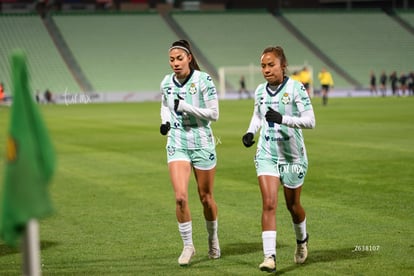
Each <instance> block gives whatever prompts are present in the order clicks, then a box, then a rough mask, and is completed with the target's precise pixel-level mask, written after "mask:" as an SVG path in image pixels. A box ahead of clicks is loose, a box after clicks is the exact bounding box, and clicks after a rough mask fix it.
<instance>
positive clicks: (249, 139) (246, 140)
mask: <svg viewBox="0 0 414 276" xmlns="http://www.w3.org/2000/svg"><path fill="white" fill-rule="evenodd" d="M253 138H254V135H253V133H251V132H248V133H246V134H245V135H243V138H242V141H243V145H244V146H245V147H246V148H250V147H251V146H253V144H254V143H255V141H253Z"/></svg>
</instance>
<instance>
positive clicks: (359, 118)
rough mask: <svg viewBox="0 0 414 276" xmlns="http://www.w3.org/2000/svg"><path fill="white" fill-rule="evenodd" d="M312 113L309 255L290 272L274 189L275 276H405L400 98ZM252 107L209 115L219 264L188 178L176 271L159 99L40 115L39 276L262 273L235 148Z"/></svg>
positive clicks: (409, 189) (411, 103)
mask: <svg viewBox="0 0 414 276" xmlns="http://www.w3.org/2000/svg"><path fill="white" fill-rule="evenodd" d="M313 104H314V108H315V114H316V119H317V124H316V125H317V126H316V129H314V130H305V131H304V135H305V139H306V144H307V150H308V156H309V160H310V166H309V172H308V175H307V177H306V180H305V185H304V188H303V193H302V203H303V205H304V207H305V209H306V211H307V220H308V231H309V233H310V243H309V258H308V260H307V263H306V264H304V265H295V264H294V263H293V252H294V248H295V236H294V233H293V229H292V225H291V220H290V216H289V214H288V211H287V210H286V208H285V203H284V199H283V193H280V194H279V195H280V196H279V208H278V212H277V216H278V217H277V219H278V235H277V254H278V255H277V270H278V272H277V274H286V275H333V274H335V275H379V274H382V275H383V274H385V275H408V274H411V273H413V270H414V264H413V262H412V256H413V254H414V241H413V238H414V230H413V229H414V221H413V219H412V214H413V212H414V207H413V206H414V205H413V203H412V199H413V191H414V188H413V183H412V181H413V179H414V170H413V164H414V147H413V137H414V124H413V122H412V120H413V118H414V108H413V107H414V98H344V99H336V98H333V99H330V102H329V105H328V106H326V107H323V106H321V104H320V99H319V98H315V99H314V100H313ZM252 108H253V102H252V101H250V100H242V101H221V103H220V119H219V121H218V122H216V123H213V128H214V133H215V136H216V137H217V138H218V139H217V140H218V142H219V144H218V146H217V153H218V167H217V175H216V186H215V197H216V201H217V203H218V207H219V237H220V242H221V247H222V258H221V259H219V260H214V261H213V260H209V259H208V257H207V240H206V237H207V234H206V230H205V225H204V219H203V217H202V209H201V205H200V203H199V201H198V197H197V193H196V187H195V182H194V178H193V177H192V179H191V183H190V208H191V210H192V215H193V232H194V243H195V246H196V250H197V254H196V256H195V257H194V258H193V261H192V264H191V266H190V267H187V268H182V267H179V266H178V264H177V258H178V256H179V254H180V252H181V249H182V242H181V239H180V237H179V234H178V230H177V223H176V220H175V212H174V208H175V204H174V196H173V191H172V188H171V185H170V180H169V176H168V172H167V165H166V154H165V150H164V147H165V137H163V136H161V135H160V134H159V122H160V119H159V103H134V104H89V105H69V106H65V105H60V106H53V105H50V106H42V107H41V112H42V114H43V115H44V118H45V120H46V122H47V126H48V128H49V130H50V134H51V136H52V138H53V141H54V145H55V147H56V150H57V153H58V170H57V173H56V175H55V177H54V180H53V183H52V184H51V187H50V191H51V196H52V199H53V202H54V205H55V209H56V213H55V214H54V215H53V216H51V217H48V218H46V219H43V220H41V221H40V222H41V224H40V237H41V248H42V252H41V263H42V269H43V274H44V275H263V274H267V273H263V272H260V271H259V269H258V265H259V263H260V262H261V261H262V247H261V228H260V214H261V198H260V194H259V189H258V184H257V179H256V176H255V170H254V165H253V155H254V152H255V148H250V149H246V148H244V147H243V145H242V143H241V136H242V134H243V133H244V131H245V130H246V129H247V126H248V124H249V120H250V116H251V113H252ZM8 116H9V109H8V108H5V107H1V108H0V126H1V130H0V155H1V156H5V146H4V145H5V141H6V135H7V126H8V119H9V117H8ZM254 146H256V144H255V145H254ZM4 161H5V159H4V158H1V159H0V176H2V177H3V171H4ZM1 180H2V179H1ZM1 190H2V188H1V189H0V191H1ZM280 191H281V190H280ZM0 208H1V207H0ZM20 274H21V253H19V251H18V250H17V249H13V248H9V247H7V246H6V245H4V244H3V243H2V242H0V275H20Z"/></svg>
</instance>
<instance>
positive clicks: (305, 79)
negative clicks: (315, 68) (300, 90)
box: [299, 66, 312, 97]
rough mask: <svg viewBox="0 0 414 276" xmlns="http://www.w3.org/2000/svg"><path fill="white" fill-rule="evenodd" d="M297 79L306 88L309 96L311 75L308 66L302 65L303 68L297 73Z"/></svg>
mask: <svg viewBox="0 0 414 276" xmlns="http://www.w3.org/2000/svg"><path fill="white" fill-rule="evenodd" d="M299 80H300V82H302V84H303V86H304V87H305V89H306V92H307V93H308V96H309V97H310V96H311V95H310V87H311V85H312V75H311V72H310V71H309V69H308V67H306V66H305V67H303V69H302V70H301V71H300V73H299Z"/></svg>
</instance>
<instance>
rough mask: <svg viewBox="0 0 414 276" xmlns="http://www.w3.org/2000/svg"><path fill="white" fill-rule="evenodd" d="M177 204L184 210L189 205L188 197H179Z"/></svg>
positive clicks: (176, 200)
mask: <svg viewBox="0 0 414 276" xmlns="http://www.w3.org/2000/svg"><path fill="white" fill-rule="evenodd" d="M175 204H176V205H178V206H180V208H183V207H184V206H186V205H187V204H188V202H187V197H185V196H184V195H177V196H176V197H175Z"/></svg>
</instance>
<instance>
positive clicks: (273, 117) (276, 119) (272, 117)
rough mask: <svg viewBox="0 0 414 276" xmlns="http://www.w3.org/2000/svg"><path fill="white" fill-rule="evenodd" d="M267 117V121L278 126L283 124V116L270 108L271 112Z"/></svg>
mask: <svg viewBox="0 0 414 276" xmlns="http://www.w3.org/2000/svg"><path fill="white" fill-rule="evenodd" d="M265 117H266V121H268V122H273V123H276V124H281V123H282V114H280V113H279V112H277V111H275V110H273V109H272V108H271V107H269V110H268V111H267V112H266V115H265Z"/></svg>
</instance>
